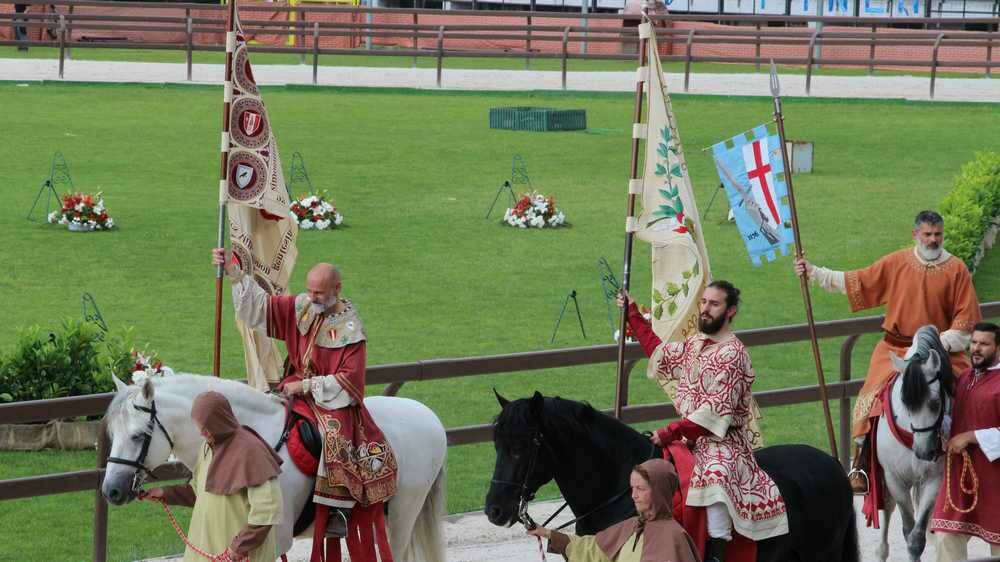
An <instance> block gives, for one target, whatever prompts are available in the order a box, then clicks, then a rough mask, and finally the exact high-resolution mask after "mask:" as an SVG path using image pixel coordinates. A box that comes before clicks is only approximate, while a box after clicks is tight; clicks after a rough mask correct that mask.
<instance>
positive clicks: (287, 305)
mask: <svg viewBox="0 0 1000 562" xmlns="http://www.w3.org/2000/svg"><path fill="white" fill-rule="evenodd" d="M213 263H215V264H216V265H218V264H219V263H225V264H226V273H227V274H228V275H229V277H230V279H231V280H232V282H233V303H234V308H235V309H236V315H237V317H238V318H239V319H240V320H241V321H242V322H243V323H244V324H245V325H247V326H249V327H251V328H253V329H255V330H260V331H264V332H266V333H267V335H268V336H270V337H272V338H275V339H280V340H282V341H284V342H285V345H286V347H287V348H288V365H289V367H288V371H287V374H286V376H285V378H284V379H283V380H282V381H281V383H280V384H279V385H278V388H279V389H280V390H281V391H282V392H283V393H284V394H285V395H287V396H289V397H295V398H298V399H301V400H303V401H304V402H305V404H307V405H308V408H309V410H310V411H311V412H312V414H313V415H314V417H315V418H316V422H317V425H318V426H319V428H320V431H321V432H322V434H323V447H322V459H321V462H320V463H319V468H318V472H317V475H316V486H315V490H314V494H313V501H314V502H315V503H316V504H318V507H320V509H318V510H317V521H321V520H322V519H323V518H325V517H326V515H327V514H328V513H330V512H327V511H326V510H327V509H330V508H335V510H336V511H334V512H332V513H331V514H332V515H334V516H333V517H331V518H330V519H329V521H330V526H329V527H328V528H327V534H328V536H341V537H342V536H344V535H345V533H346V524H347V519H348V514H349V512H350V510H351V509H352V508H353V507H355V505H359V506H361V507H369V506H373V505H375V504H378V503H380V502H384V501H386V500H388V499H389V498H390V497H392V496H393V495H394V494H395V492H396V459H395V456H394V455H393V453H392V451H391V449H390V448H389V444H388V442H387V441H386V439H385V437H384V436H383V434H382V432H381V431H380V430H379V428H378V426H376V425H375V422H374V420H373V419H372V417H371V415H370V414H369V413H368V410H367V408H365V406H364V402H363V400H364V392H365V333H364V326H363V325H362V323H361V319H360V318H359V317H358V314H357V312H356V311H355V310H354V307H353V306H352V304H351V302H350V301H348V300H345V299H342V298H340V291H341V281H340V273H339V272H338V271H337V269H336V268H334V267H333V266H332V265H330V264H325V263H321V264H318V265H316V266H314V267H313V268H312V269H311V270H310V271H309V274H308V275H307V276H306V290H307V292H306V293H303V294H299V295H269V294H268V293H267V292H266V291H265V290H264V289H262V288H261V287H260V286H259V285H258V284H257V283H256V282H255V281H254V279H253V277H251V276H249V275H244V274H243V272H242V271H241V270H240V268H239V265H238V263H236V262H234V261H232V260H230V259H227V258H226V257H225V255H224V254H223V250H216V252H215V256H214V260H213Z"/></svg>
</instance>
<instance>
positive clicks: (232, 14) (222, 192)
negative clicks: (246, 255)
mask: <svg viewBox="0 0 1000 562" xmlns="http://www.w3.org/2000/svg"><path fill="white" fill-rule="evenodd" d="M235 25H236V0H229V30H228V33H226V81H225V84H226V85H225V94H223V103H222V139H223V142H222V158H221V161H220V163H219V231H218V235H219V236H218V240H217V243H216V246H215V247H216V248H225V247H226V189H227V184H228V182H229V140H228V139H229V104H230V103H231V102H232V100H233V86H232V80H233V50H234V48H235V45H236V34H235V32H234V29H235ZM225 268H226V266H225V264H222V265H220V266H219V267H218V269H216V271H215V346H214V348H213V353H212V374H213V375H214V376H216V377H217V376H219V370H220V363H221V356H222V277H223V275H224V274H225Z"/></svg>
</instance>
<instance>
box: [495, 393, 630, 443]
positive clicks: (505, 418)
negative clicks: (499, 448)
mask: <svg viewBox="0 0 1000 562" xmlns="http://www.w3.org/2000/svg"><path fill="white" fill-rule="evenodd" d="M541 418H542V419H541V426H539V425H538V422H536V421H535V420H534V416H533V413H532V412H531V399H530V398H526V399H521V400H515V401H512V402H510V404H509V405H508V406H507V407H506V408H504V409H503V410H501V412H500V414H499V415H498V416H497V417H496V419H495V420H494V422H493V423H494V431H495V434H496V435H497V436H498V437H515V436H517V437H529V436H530V435H532V434H533V433H534V431H535V430H540V431H542V432H543V433H545V434H549V435H558V436H559V439H560V440H561V441H568V442H575V443H582V442H584V441H586V442H588V443H590V446H592V447H596V448H598V449H600V450H602V452H604V453H605V454H607V455H608V456H611V457H614V456H617V455H620V454H621V451H620V449H616V450H612V448H615V447H617V448H620V447H625V446H628V442H627V440H626V439H618V438H612V439H608V440H606V441H608V442H607V443H605V442H603V441H605V440H595V439H594V437H595V436H597V435H605V434H607V433H608V432H609V431H614V432H620V433H621V434H622V436H623V437H624V436H627V435H634V436H638V437H639V438H641V439H642V441H643V442H646V440H645V438H643V437H641V435H639V433H638V432H636V431H635V430H634V429H632V428H631V427H629V426H628V425H627V424H625V423H623V422H621V421H619V420H616V419H614V418H612V417H611V416H608V415H607V414H605V413H604V412H601V411H599V410H597V409H596V408H594V407H593V406H591V405H590V404H589V403H588V402H580V401H576V400H569V399H565V398H561V397H559V396H553V397H545V398H544V411H543V414H542V416H541ZM602 430H603V431H602Z"/></svg>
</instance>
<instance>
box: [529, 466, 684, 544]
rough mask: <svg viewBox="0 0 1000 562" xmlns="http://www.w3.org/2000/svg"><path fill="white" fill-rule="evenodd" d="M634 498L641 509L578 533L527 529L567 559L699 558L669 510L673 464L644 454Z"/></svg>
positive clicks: (635, 480) (673, 483)
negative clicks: (590, 531) (584, 533)
mask: <svg viewBox="0 0 1000 562" xmlns="http://www.w3.org/2000/svg"><path fill="white" fill-rule="evenodd" d="M630 484H631V486H632V501H633V502H635V510H636V511H637V512H638V513H639V515H637V516H635V517H632V518H630V519H626V520H625V521H622V522H621V523H617V524H615V525H612V526H611V527H608V528H607V529H604V530H603V531H601V532H599V533H597V534H596V535H594V536H586V537H578V536H576V535H567V534H564V533H560V532H558V531H551V530H549V529H546V528H545V527H535V528H534V529H531V530H529V531H528V534H529V535H533V536H536V537H544V538H547V539H549V548H548V550H549V552H552V553H555V554H562V555H563V557H564V558H566V560H568V561H569V562H700V560H699V558H698V554H697V550H696V549H695V546H694V542H693V541H692V540H691V537H690V536H688V534H687V532H685V531H684V528H683V527H681V525H680V523H678V522H677V521H675V520H674V518H673V513H672V506H673V497H674V492H675V491H677V487H678V485H679V480H678V478H677V471H676V470H674V465H672V464H670V463H669V462H667V461H665V460H663V459H652V460H648V461H646V462H644V463H642V464H640V465H639V466H637V467H635V469H633V470H632V476H631V478H630Z"/></svg>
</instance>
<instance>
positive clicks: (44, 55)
mask: <svg viewBox="0 0 1000 562" xmlns="http://www.w3.org/2000/svg"><path fill="white" fill-rule="evenodd" d="M378 51H379V53H380V54H378V55H377V56H375V55H367V54H365V51H364V50H361V49H359V50H358V53H359V54H357V55H321V56H320V57H319V65H320V66H371V67H388V68H410V67H412V66H414V61H413V57H409V56H396V55H392V54H391V52H392V51H393V49H391V48H381V49H378ZM69 57H70V59H71V60H70V61H68V62H67V63H66V64H67V65H72V64H73V62H72V61H73V60H91V61H133V62H165V63H184V62H186V61H187V55H186V53H185V52H184V51H164V50H143V49H111V48H99V49H98V48H92V47H91V48H88V47H84V46H78V47H75V48H73V49H71V52H70V55H69ZM0 58H6V59H25V58H26V59H57V58H59V49H57V48H54V47H33V48H31V49H29V50H28V51H27V52H24V51H18V50H17V48H16V47H0ZM191 60H192V62H193V63H195V64H209V63H210V64H222V63H223V62H225V54H224V53H221V52H208V51H195V52H194V53H193V54H192V56H191ZM312 60H313V59H312V55H311V54H308V55H305V56H304V57H303V56H300V55H298V54H295V53H288V54H286V53H256V54H254V55H253V61H254V64H308V65H310V66H311V65H312ZM635 64H636V63H635V61H633V60H599V59H593V60H579V59H576V60H574V59H570V60H569V61H568V62H567V64H566V68H567V69H568V70H569V71H571V72H599V71H624V72H631V71H633V70H634V69H635ZM442 66H443V67H444V68H445V69H448V68H453V69H487V70H524V68H525V63H524V57H518V56H513V55H512V56H511V57H509V58H500V57H463V56H446V57H445V58H444V61H443V63H442ZM416 67H417V68H437V58H435V57H434V56H421V57H417V60H416ZM529 67H530V69H531V70H561V69H562V60H560V59H532V60H531V62H530V63H529ZM779 68H780V71H781V73H782V74H805V73H806V68H805V66H796V65H781V66H780V67H779ZM663 69H664V70H665V71H666V72H684V63H681V62H670V63H664V64H663ZM749 72H767V66H766V65H764V66H763V67H762V70H761V69H757V67H756V66H755V65H752V64H724V63H713V62H694V63H692V64H691V73H692V74H694V75H698V74H732V73H749ZM813 74H815V75H829V76H864V75H866V74H868V70H867V69H866V68H854V67H841V66H823V67H819V66H814V67H813ZM874 74H875V75H876V76H930V69H929V68H927V69H925V68H921V67H913V68H911V69H907V70H899V69H876V70H875V72H874ZM938 74H939V76H941V77H948V78H980V77H982V76H983V74H982V73H981V72H980V73H974V72H961V71H956V70H955V69H948V68H944V69H938Z"/></svg>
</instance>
